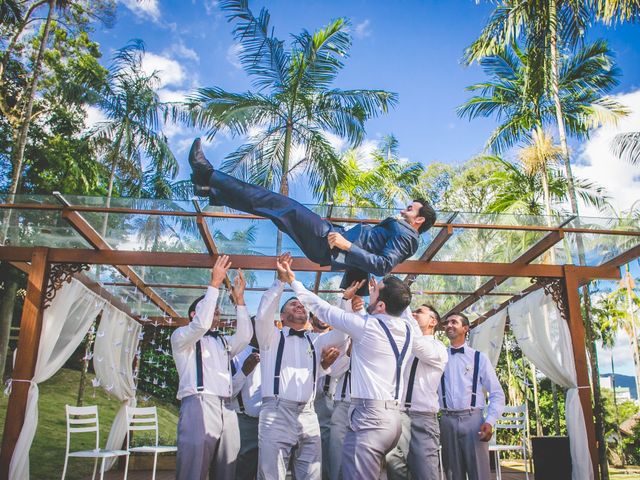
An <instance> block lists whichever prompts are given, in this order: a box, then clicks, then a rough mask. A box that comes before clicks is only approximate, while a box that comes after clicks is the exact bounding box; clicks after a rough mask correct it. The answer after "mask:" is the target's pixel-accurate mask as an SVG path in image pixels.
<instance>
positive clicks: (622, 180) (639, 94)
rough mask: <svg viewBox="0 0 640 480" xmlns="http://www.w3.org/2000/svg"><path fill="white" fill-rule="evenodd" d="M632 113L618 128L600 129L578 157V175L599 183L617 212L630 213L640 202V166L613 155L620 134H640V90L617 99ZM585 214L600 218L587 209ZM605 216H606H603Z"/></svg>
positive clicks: (575, 166) (620, 122)
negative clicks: (626, 211) (613, 141)
mask: <svg viewBox="0 0 640 480" xmlns="http://www.w3.org/2000/svg"><path fill="white" fill-rule="evenodd" d="M615 99H616V100H618V101H619V102H620V103H622V104H623V105H625V106H627V108H629V110H630V111H631V113H630V115H629V116H627V117H626V118H624V119H622V120H620V121H619V122H618V124H617V125H607V126H603V127H600V128H598V129H597V130H595V131H594V132H593V134H592V135H591V138H590V139H589V140H587V141H586V142H585V143H584V145H583V148H582V150H581V151H580V152H579V154H578V162H577V163H576V164H575V165H574V167H573V171H574V175H575V176H577V177H581V178H585V179H590V180H593V181H596V182H597V183H598V184H599V185H601V186H603V187H604V188H605V189H606V190H607V192H608V194H609V195H610V196H611V203H612V205H613V206H614V207H615V209H616V210H628V209H629V208H630V207H631V205H632V204H633V202H635V201H637V200H638V199H640V193H639V192H640V165H635V166H634V165H631V164H629V163H628V162H625V161H623V160H620V159H619V158H617V157H616V156H615V155H613V154H612V153H611V141H612V140H613V137H614V136H615V135H616V134H617V133H622V132H629V131H638V129H639V128H640V127H639V126H640V90H638V91H635V92H632V93H628V94H622V95H618V96H616V97H615ZM583 210H584V214H585V215H589V214H591V215H598V212H597V211H594V210H593V209H592V210H591V211H590V210H589V209H587V208H583ZM600 215H602V213H600Z"/></svg>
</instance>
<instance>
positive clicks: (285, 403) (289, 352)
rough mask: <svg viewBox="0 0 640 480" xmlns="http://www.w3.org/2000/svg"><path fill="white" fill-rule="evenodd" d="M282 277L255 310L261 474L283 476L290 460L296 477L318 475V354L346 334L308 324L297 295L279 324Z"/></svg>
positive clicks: (341, 341)
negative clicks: (316, 330)
mask: <svg viewBox="0 0 640 480" xmlns="http://www.w3.org/2000/svg"><path fill="white" fill-rule="evenodd" d="M283 261H284V262H287V261H288V262H291V257H290V256H289V255H288V254H285V255H283V256H281V257H280V258H279V259H278V263H279V264H280V263H281V262H283ZM284 280H285V277H284V276H283V271H282V269H279V270H278V279H277V280H276V281H275V283H274V284H273V286H272V287H271V288H270V289H269V290H267V291H266V292H265V293H264V295H263V296H262V299H261V301H260V305H259V307H258V314H257V315H256V336H257V339H258V344H259V345H260V364H261V372H262V408H261V410H260V422H259V424H260V426H259V433H258V443H259V448H260V450H259V455H258V478H262V479H269V480H272V479H276V478H278V479H284V478H285V476H286V471H287V466H288V465H289V462H290V460H291V464H292V469H293V474H294V476H295V478H300V479H303V478H304V479H317V480H319V479H320V478H321V460H320V459H321V441H320V426H319V424H318V417H317V416H316V413H315V411H314V409H313V399H314V398H315V392H316V389H317V388H318V385H317V381H318V373H319V369H320V368H321V365H320V358H321V355H322V352H323V351H327V350H328V349H329V347H337V348H338V352H337V353H342V352H344V349H345V345H346V342H347V336H346V335H345V334H344V333H342V332H339V331H336V330H333V331H331V332H329V333H325V334H322V335H318V334H314V333H310V332H309V331H307V330H305V325H306V323H307V319H308V315H307V310H306V309H305V307H304V306H303V305H302V303H301V302H300V301H299V300H298V299H297V298H295V297H294V298H290V299H288V300H287V301H286V302H285V303H284V305H283V306H282V308H281V309H280V320H281V322H282V329H278V328H277V327H276V326H275V325H274V318H275V314H276V311H277V308H278V304H279V301H280V297H281V295H282V292H283V290H284ZM334 355H335V354H334ZM334 360H335V357H334ZM292 457H293V458H292Z"/></svg>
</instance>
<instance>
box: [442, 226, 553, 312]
mask: <svg viewBox="0 0 640 480" xmlns="http://www.w3.org/2000/svg"><path fill="white" fill-rule="evenodd" d="M563 237H564V234H563V233H562V231H556V232H551V233H549V234H548V235H546V236H545V237H543V238H542V239H541V240H540V241H538V242H536V243H535V245H533V246H532V247H531V248H529V249H528V250H527V251H525V252H524V253H522V254H521V255H520V256H519V257H518V258H516V259H515V260H514V261H513V263H512V264H511V265H528V264H529V263H531V262H532V261H534V260H535V259H536V258H538V257H539V256H540V255H542V254H543V253H544V252H546V251H547V250H548V249H549V248H551V247H553V246H554V245H555V244H556V243H558V242H559V241H560V240H562V238H563ZM510 276H513V275H499V276H498V275H496V276H494V277H493V278H491V279H490V280H488V281H487V282H485V283H484V284H483V285H481V286H480V287H479V288H478V289H477V290H476V291H475V292H474V293H473V295H469V296H468V297H467V298H465V299H464V300H462V301H461V302H460V303H458V304H457V305H456V306H455V307H453V308H452V309H451V310H449V311H448V312H447V313H446V315H445V316H444V318H447V317H448V316H449V315H451V314H452V313H454V312H462V311H463V310H465V309H466V308H467V307H469V306H471V305H473V304H474V303H476V302H477V301H478V300H479V299H480V298H481V297H482V296H484V295H486V294H487V293H489V292H490V291H491V290H493V289H494V288H496V287H497V286H498V285H500V284H502V283H504V282H505V281H506V280H507V279H509V277H510ZM536 276H537V275H536Z"/></svg>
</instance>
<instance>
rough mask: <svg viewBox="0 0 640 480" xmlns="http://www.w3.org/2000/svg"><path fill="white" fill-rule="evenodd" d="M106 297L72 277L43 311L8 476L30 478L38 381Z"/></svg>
mask: <svg viewBox="0 0 640 480" xmlns="http://www.w3.org/2000/svg"><path fill="white" fill-rule="evenodd" d="M104 304H105V300H104V299H102V298H100V297H99V296H98V295H96V294H95V293H93V292H92V291H91V290H89V289H88V288H86V287H85V286H84V285H82V283H80V282H79V281H77V280H75V279H72V280H71V283H68V284H64V285H63V286H62V287H61V288H60V290H58V292H57V293H56V296H55V298H54V299H53V301H52V302H51V305H49V307H48V308H46V309H45V310H44V312H43V318H42V333H41V335H40V344H39V346H38V358H37V361H36V367H35V372H34V375H33V379H32V381H31V386H30V388H29V395H28V397H27V407H26V411H25V420H24V425H23V426H22V431H21V432H20V436H19V437H18V441H17V443H16V448H15V451H14V453H13V457H12V458H11V465H10V466H9V478H12V479H15V480H23V479H24V480H27V479H28V478H29V449H30V448H31V444H32V442H33V438H34V436H35V434H36V428H37V426H38V397H39V392H38V384H39V383H42V382H44V381H45V380H48V379H49V378H51V377H52V376H53V374H55V373H56V372H57V371H58V370H60V368H62V366H63V365H64V363H65V362H66V361H67V359H68V358H69V357H70V356H71V354H72V353H73V352H74V351H75V349H76V348H78V345H80V342H82V339H83V338H84V336H85V335H86V334H87V331H88V330H89V328H90V327H91V324H92V323H93V321H94V320H95V318H96V316H97V315H98V313H100V310H102V308H103V306H104Z"/></svg>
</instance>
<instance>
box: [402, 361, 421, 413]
mask: <svg viewBox="0 0 640 480" xmlns="http://www.w3.org/2000/svg"><path fill="white" fill-rule="evenodd" d="M418 362H420V360H418V357H416V358H414V359H413V363H412V364H411V371H410V372H409V384H408V385H407V396H406V397H405V399H404V406H405V407H406V408H409V407H411V397H412V396H413V384H414V382H415V380H416V370H418Z"/></svg>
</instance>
